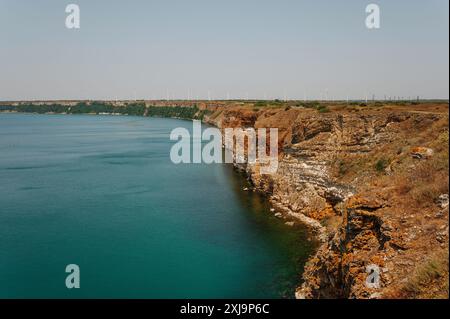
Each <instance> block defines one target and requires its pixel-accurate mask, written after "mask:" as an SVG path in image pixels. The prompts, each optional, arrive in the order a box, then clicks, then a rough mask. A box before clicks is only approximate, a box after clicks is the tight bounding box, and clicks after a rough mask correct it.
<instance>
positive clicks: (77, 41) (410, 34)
mask: <svg viewBox="0 0 450 319" xmlns="http://www.w3.org/2000/svg"><path fill="white" fill-rule="evenodd" d="M371 2H374V3H377V4H379V5H380V7H381V29H378V30H369V29H367V28H366V26H365V18H366V13H365V7H366V5H368V4H369V3H371ZM70 3H75V4H78V5H79V6H80V9H81V29H79V30H73V29H72V30H69V29H67V28H66V27H65V19H66V16H67V14H66V13H65V7H66V5H68V4H70ZM448 14H449V2H448V0H426V1H425V0H422V1H419V0H395V1H392V0H379V1H373V0H367V1H364V0H346V1H336V0H328V1H326V0H309V1H301V0H271V1H268V0H220V1H218V0H189V1H188V0H158V1H157V0H147V1H143V0H142V1H133V0H130V1H112V0H108V1H106V0H68V1H62V0H39V1H27V0H0V100H18V99H86V98H90V99H129V98H134V97H135V96H136V97H137V98H147V99H149V98H166V97H167V92H169V97H170V98H172V97H176V98H187V96H188V90H189V91H190V92H191V93H190V95H191V97H199V98H206V97H207V96H208V91H209V92H210V95H211V97H212V98H225V97H226V96H227V92H228V94H229V95H230V97H233V98H237V97H243V98H245V97H247V94H248V97H250V98H264V97H267V98H283V97H284V95H285V94H286V96H287V97H288V98H291V99H293V98H299V99H303V98H304V96H306V97H307V98H320V97H321V96H325V94H326V92H328V97H329V98H341V99H345V98H346V97H347V96H349V98H364V97H365V96H366V95H368V96H369V97H371V96H372V94H375V95H376V97H377V98H383V97H384V95H385V94H386V95H388V96H390V95H392V96H394V95H395V96H403V97H408V96H411V97H412V96H414V97H416V96H417V95H420V96H421V97H423V98H448V97H449V93H448V92H449V88H448V87H449V34H448V24H449V16H448Z"/></svg>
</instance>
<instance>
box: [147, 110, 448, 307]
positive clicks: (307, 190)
mask: <svg viewBox="0 0 450 319" xmlns="http://www.w3.org/2000/svg"><path fill="white" fill-rule="evenodd" d="M189 103H190V102H189ZM224 103H225V102H224ZM433 103H435V102H432V103H431V102H430V104H427V103H425V104H410V105H407V106H404V105H403V104H399V105H397V104H394V105H391V106H386V107H380V106H379V105H378V104H376V105H374V106H373V107H367V106H359V105H357V106H348V105H342V104H337V105H332V106H331V107H333V108H332V111H330V112H326V113H322V112H320V110H319V112H317V108H315V107H312V108H309V106H308V104H305V105H306V107H295V108H292V107H291V106H288V107H277V108H255V107H253V108H252V107H251V106H250V107H247V106H245V105H242V103H236V104H234V105H233V104H231V105H229V106H227V107H226V108H221V107H220V106H221V105H222V104H221V103H219V102H212V103H211V105H210V104H208V102H202V103H200V105H199V107H197V106H195V108H192V107H191V106H183V105H182V103H178V105H177V106H174V110H172V111H173V112H185V111H186V110H184V108H188V109H189V110H188V111H189V112H190V113H189V114H190V115H191V117H192V118H180V116H174V115H177V114H171V116H161V117H169V118H177V119H185V120H200V121H202V123H205V124H208V125H212V126H215V127H217V128H219V129H224V128H249V127H252V128H255V129H256V128H268V127H277V128H278V129H279V132H280V134H279V137H280V141H279V150H280V151H281V152H280V157H279V167H278V171H277V172H276V174H274V175H272V176H264V175H261V174H260V173H259V168H258V167H257V166H256V165H244V166H243V165H236V164H235V165H234V167H235V168H236V169H238V170H240V171H243V172H244V173H245V176H246V177H247V179H248V181H249V182H250V184H251V187H252V188H253V189H254V190H255V191H258V192H259V193H261V194H262V195H264V196H265V198H266V200H267V201H268V202H269V203H270V205H271V207H273V209H271V211H272V213H273V214H274V215H275V216H276V217H278V218H281V219H284V220H286V223H289V224H292V220H295V222H297V221H298V222H299V223H302V224H303V225H306V226H307V227H308V228H310V229H311V230H312V233H313V234H314V236H315V238H316V239H317V240H318V242H319V243H320V245H319V247H318V248H317V250H316V251H315V252H313V253H312V254H311V256H310V258H309V261H308V262H307V264H306V265H305V269H304V273H303V276H302V277H303V284H302V286H301V287H298V288H297V290H296V293H295V297H296V298H298V299H316V298H327V299H328V298H360V299H361V298H362V299H380V298H399V297H400V298H405V297H407V296H410V295H412V294H413V295H412V296H416V295H417V290H418V289H419V288H415V289H417V290H415V291H411V290H410V288H408V287H410V285H412V283H411V282H414V281H415V280H416V279H415V276H416V273H417V271H418V270H417V269H421V268H420V267H426V265H427V264H428V263H430V262H433V263H438V264H439V265H441V264H442V266H439V267H442V269H444V272H440V273H439V276H444V277H445V276H447V278H448V221H447V218H448V195H446V196H447V197H445V196H444V195H445V194H446V193H447V194H448V182H447V183H445V180H448V103H444V102H439V103H437V102H436V103H435V104H433ZM156 104H158V103H156ZM224 105H226V103H225V104H224ZM222 106H223V105H222ZM146 107H150V108H152V107H154V108H157V107H158V106H154V105H153V104H150V106H146ZM167 108H170V107H168V106H166V105H165V106H164V107H163V109H161V111H164V112H167ZM321 109H323V108H321ZM431 110H432V111H431ZM159 111H160V110H158V112H159ZM172 111H171V112H172ZM194 111H195V112H194ZM321 113H322V114H321ZM164 114H167V113H164ZM143 115H144V116H148V115H147V114H146V113H144V114H143ZM418 136H420V139H418V138H417V137H418ZM430 154H431V155H430ZM412 168H414V169H412ZM422 170H426V173H424V174H422V175H417V173H418V172H419V173H420V172H421V171H422ZM408 179H410V180H412V181H414V183H415V184H412V185H411V186H408V187H409V188H408V189H407V191H406V192H405V191H403V188H404V186H402V185H403V184H402V183H403V182H402V181H403V180H408ZM420 179H424V181H423V183H425V186H426V189H425V190H424V195H423V196H422V197H421V201H422V202H420V203H416V202H415V200H416V199H415V197H417V196H418V195H416V194H418V193H417V192H419V191H421V190H420V188H418V187H420V185H421V184H419V183H418V182H417V181H418V180H420ZM427 189H433V192H434V193H433V194H430V192H429V191H428V190H427ZM425 192H426V193H425ZM419 196H420V195H419ZM424 196H426V197H424ZM405 203H410V204H409V205H410V206H408V208H407V209H405ZM436 210H438V213H435V211H436ZM433 215H435V217H433V218H432V217H430V216H433ZM416 216H425V217H426V218H427V222H426V223H424V222H423V221H421V220H418V217H416ZM430 218H431V219H430ZM295 222H294V223H295ZM411 227H413V229H414V230H415V233H411V232H410V229H411ZM423 227H425V228H423ZM430 231H432V233H431V234H429V232H430ZM433 231H434V232H437V234H436V233H433ZM446 249H447V253H446V254H445V251H446ZM434 256H437V257H434ZM442 256H444V257H442ZM445 256H447V257H445ZM433 258H437V259H436V260H434V259H433ZM446 260H447V261H446ZM445 263H447V266H445ZM370 265H372V266H375V267H378V268H379V269H380V285H379V286H378V287H377V288H374V287H370V286H367V285H366V283H365V280H366V277H367V272H366V269H367V267H368V266H370ZM445 269H447V271H445ZM405 278H406V279H405ZM437 284H439V286H437V287H436V288H435V289H439V291H442V292H439V294H437V295H439V296H440V295H441V294H445V288H442V286H440V284H441V282H438V283H437ZM437 284H436V283H427V285H437ZM427 291H429V288H428V286H427V287H425V286H424V288H420V293H422V294H424V295H425V294H427ZM435 294H436V293H435Z"/></svg>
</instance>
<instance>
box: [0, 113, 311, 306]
mask: <svg viewBox="0 0 450 319" xmlns="http://www.w3.org/2000/svg"><path fill="white" fill-rule="evenodd" d="M176 127H185V128H187V129H189V130H191V129H192V123H191V122H190V121H181V120H174V119H160V118H158V119H156V118H144V117H127V116H117V117H116V116H89V115H76V116H74V115H33V114H0V181H1V182H0V298H48V297H52V298H293V297H294V290H295V287H296V286H297V285H298V284H299V283H300V276H301V272H302V270H303V266H304V263H305V261H306V260H307V258H308V257H309V256H310V254H311V252H312V251H313V249H314V243H313V242H310V241H308V240H307V238H308V232H307V230H306V229H305V228H303V227H301V226H300V227H295V228H292V227H289V226H286V225H285V224H284V222H283V221H281V220H278V219H277V218H275V217H274V216H273V214H272V213H270V207H269V206H268V203H267V200H266V199H265V198H263V197H262V196H260V195H259V194H257V193H253V192H245V191H243V188H244V187H246V186H247V184H246V183H247V182H246V180H245V178H244V177H243V176H241V175H240V174H239V173H237V172H236V171H235V170H233V168H232V167H231V166H230V165H224V164H213V165H206V164H187V165H186V164H185V165H175V164H173V163H172V162H171V161H170V157H169V154H170V148H171V146H172V145H173V144H174V143H175V142H173V141H170V139H169V134H170V132H171V130H172V129H173V128H176ZM68 264H77V265H79V266H80V270H81V288H80V289H72V290H69V289H67V288H66V286H65V278H66V276H67V274H66V273H65V267H66V265H68Z"/></svg>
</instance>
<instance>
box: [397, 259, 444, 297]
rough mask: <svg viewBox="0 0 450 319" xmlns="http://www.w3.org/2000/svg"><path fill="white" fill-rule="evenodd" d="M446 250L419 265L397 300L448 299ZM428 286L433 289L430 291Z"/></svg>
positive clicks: (400, 291) (401, 289)
mask: <svg viewBox="0 0 450 319" xmlns="http://www.w3.org/2000/svg"><path fill="white" fill-rule="evenodd" d="M448 267H449V253H448V250H441V251H438V252H437V253H435V254H433V255H431V256H430V257H429V258H428V259H427V260H426V261H424V262H423V263H422V264H419V265H418V266H417V267H416V269H415V270H414V272H413V273H412V275H411V276H410V277H409V278H408V279H407V281H406V283H405V284H404V285H403V286H402V287H401V288H400V290H399V292H398V296H397V297H399V298H425V299H428V298H438V299H439V298H448V296H449V292H448V272H449V269H448ZM430 285H433V288H432V289H430Z"/></svg>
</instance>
